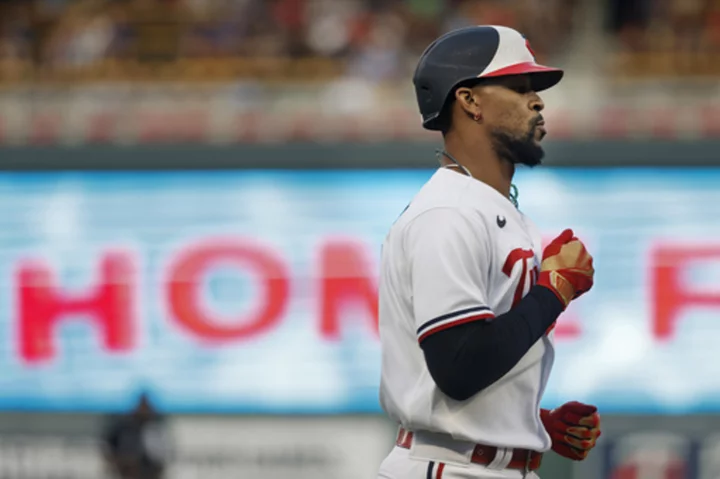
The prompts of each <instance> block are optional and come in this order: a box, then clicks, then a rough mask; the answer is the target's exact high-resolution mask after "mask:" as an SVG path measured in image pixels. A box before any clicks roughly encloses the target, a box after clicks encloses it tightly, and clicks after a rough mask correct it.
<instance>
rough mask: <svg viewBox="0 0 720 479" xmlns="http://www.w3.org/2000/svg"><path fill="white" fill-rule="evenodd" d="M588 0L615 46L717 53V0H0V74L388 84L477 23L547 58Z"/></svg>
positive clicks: (561, 47) (569, 34)
mask: <svg viewBox="0 0 720 479" xmlns="http://www.w3.org/2000/svg"><path fill="white" fill-rule="evenodd" d="M588 2H591V3H592V2H602V3H603V11H604V13H605V20H606V22H605V23H606V26H607V27H608V28H606V29H605V30H606V32H608V33H610V35H608V41H609V42H610V43H611V44H614V45H617V46H618V48H619V50H620V51H624V52H638V53H643V52H651V53H657V52H659V51H693V52H697V51H701V52H718V51H720V0H584V1H583V0H0V73H1V74H2V76H4V77H12V76H13V75H14V76H15V77H17V78H22V76H23V75H27V74H28V72H31V73H32V74H34V75H36V76H37V75H39V74H51V73H52V72H55V71H58V70H75V71H78V70H83V69H85V70H92V69H96V70H97V67H98V66H99V65H104V66H105V68H104V69H101V71H102V72H103V74H104V75H106V76H107V75H110V76H112V75H121V74H123V73H126V72H127V70H128V69H130V67H129V66H128V65H148V64H150V65H158V64H163V63H165V64H168V63H172V64H178V63H181V64H183V65H186V67H185V70H182V69H180V70H179V71H180V72H181V73H182V72H183V71H191V70H192V67H193V65H198V64H200V65H202V63H203V62H205V63H211V62H215V64H216V65H217V64H220V65H224V66H225V67H226V68H230V67H231V66H232V65H234V66H235V70H234V74H235V75H238V76H242V74H243V70H242V68H240V67H239V66H238V65H248V64H259V63H261V62H262V61H269V60H270V61H276V62H277V61H278V60H281V61H283V62H285V63H286V64H297V65H307V67H306V68H305V70H306V71H303V70H302V67H300V68H299V69H298V68H296V69H294V70H292V73H293V75H297V76H298V77H302V76H304V74H307V73H310V74H311V73H313V71H314V72H321V71H325V70H322V69H321V68H319V67H318V63H313V62H312V61H304V60H312V59H320V60H323V61H326V62H328V64H330V63H331V64H332V65H335V66H336V67H337V68H336V69H332V68H331V69H330V70H327V71H328V72H333V73H345V74H349V75H351V76H355V77H363V78H365V79H368V80H371V81H372V80H375V81H388V80H393V79H396V78H399V77H406V75H407V71H408V68H410V67H411V65H412V63H413V62H414V60H415V59H416V58H417V55H418V54H419V53H420V52H421V51H422V49H423V48H425V46H427V44H428V43H429V42H430V41H432V39H434V38H435V37H437V36H438V35H439V34H441V33H443V32H444V31H447V30H449V29H452V28H456V27H460V26H465V25H472V24H482V23H485V24H501V25H508V26H512V27H515V28H518V29H519V30H521V31H522V32H523V33H524V34H526V36H527V37H528V38H529V39H530V41H531V43H532V44H533V48H534V50H535V51H536V52H537V53H538V55H539V56H540V57H542V58H541V59H540V60H545V61H547V59H546V58H545V57H552V56H554V55H558V54H561V53H563V52H564V51H566V50H567V48H568V45H571V44H572V39H573V35H575V34H577V32H578V30H579V27H578V25H577V18H578V16H579V15H578V10H579V8H580V7H581V6H582V5H583V4H585V5H587V3H588ZM597 21H598V22H600V23H602V21H603V19H601V18H598V19H597ZM613 39H615V40H618V41H616V42H613V41H612V40H613ZM233 62H234V63H233ZM243 62H244V63H243ZM293 62H294V63H293ZM118 65H120V66H118ZM208 71H209V72H210V73H208V75H210V76H212V73H211V72H212V71H213V70H212V69H210V70H208ZM215 71H219V70H215ZM246 71H247V72H251V71H252V70H246ZM286 73H287V71H286ZM248 75H249V76H252V73H248Z"/></svg>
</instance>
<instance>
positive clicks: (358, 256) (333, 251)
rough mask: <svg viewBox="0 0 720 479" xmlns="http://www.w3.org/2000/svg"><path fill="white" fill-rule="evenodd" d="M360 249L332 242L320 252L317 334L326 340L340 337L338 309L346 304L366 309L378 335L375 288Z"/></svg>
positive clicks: (339, 313) (354, 245)
mask: <svg viewBox="0 0 720 479" xmlns="http://www.w3.org/2000/svg"><path fill="white" fill-rule="evenodd" d="M363 249H364V248H363V246H362V245H360V244H357V243H354V242H346V241H333V242H329V243H327V244H325V245H324V246H323V248H322V249H321V251H320V301H321V314H320V333H321V334H322V335H323V336H324V337H325V338H327V339H337V338H339V337H340V319H341V309H342V306H343V305H344V304H347V303H349V302H359V303H360V304H362V305H363V306H364V308H365V309H367V311H368V312H369V313H370V319H371V320H372V328H373V332H375V334H377V333H378V295H377V286H376V285H375V281H374V276H373V275H372V273H371V268H370V262H369V261H368V260H367V258H365V254H364V252H363Z"/></svg>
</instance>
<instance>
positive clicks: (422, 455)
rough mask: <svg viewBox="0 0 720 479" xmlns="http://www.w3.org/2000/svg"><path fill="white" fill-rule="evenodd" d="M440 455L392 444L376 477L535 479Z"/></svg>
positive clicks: (511, 471) (405, 478) (519, 473)
mask: <svg viewBox="0 0 720 479" xmlns="http://www.w3.org/2000/svg"><path fill="white" fill-rule="evenodd" d="M429 456H433V457H429ZM442 456H443V454H428V451H423V450H422V449H420V448H413V449H404V448H401V447H397V446H395V447H394V448H393V450H392V451H391V452H390V454H389V455H388V456H387V457H386V458H385V460H384V461H383V462H382V464H381V465H380V471H379V472H378V479H539V477H538V475H537V474H535V473H534V472H524V471H521V470H518V469H495V468H492V467H491V466H481V465H479V464H475V463H472V462H469V461H456V460H453V461H449V462H444V461H443V459H444V458H443V457H442Z"/></svg>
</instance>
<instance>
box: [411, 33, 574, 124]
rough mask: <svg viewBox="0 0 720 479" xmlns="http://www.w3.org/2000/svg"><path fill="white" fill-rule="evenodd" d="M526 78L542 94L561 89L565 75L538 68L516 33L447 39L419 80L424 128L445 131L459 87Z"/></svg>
mask: <svg viewBox="0 0 720 479" xmlns="http://www.w3.org/2000/svg"><path fill="white" fill-rule="evenodd" d="M522 74H529V75H530V80H531V84H532V88H533V90H535V91H541V90H545V89H547V88H550V87H551V86H553V85H555V84H556V83H558V82H559V81H560V79H562V76H563V71H562V70H560V69H557V68H549V67H546V66H542V65H538V64H537V63H535V53H534V52H533V51H532V48H530V43H529V42H528V41H527V40H526V39H525V37H524V36H522V34H520V32H518V31H516V30H513V29H512V28H508V27H498V26H491V25H483V26H474V27H467V28H461V29H458V30H454V31H452V32H449V33H446V34H445V35H443V36H441V37H440V38H438V39H437V40H435V41H434V42H433V43H432V44H430V46H429V47H427V49H426V50H425V52H424V53H423V54H422V56H421V57H420V61H419V62H418V65H417V68H416V70H415V75H414V77H413V83H414V85H415V94H416V95H417V101H418V106H419V107H420V113H421V114H422V121H423V127H425V128H426V129H428V130H440V129H441V128H442V119H441V118H440V117H441V113H442V112H443V109H444V108H445V105H446V104H447V103H448V101H449V97H450V94H451V93H452V92H453V90H454V89H455V88H456V87H457V86H458V85H459V84H461V83H463V82H465V81H468V80H475V79H479V78H493V77H501V76H507V75H522Z"/></svg>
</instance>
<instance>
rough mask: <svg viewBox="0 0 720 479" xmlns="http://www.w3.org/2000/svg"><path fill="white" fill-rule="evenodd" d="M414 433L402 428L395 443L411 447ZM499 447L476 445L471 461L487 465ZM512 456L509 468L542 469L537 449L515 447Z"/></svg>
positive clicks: (403, 446)
mask: <svg viewBox="0 0 720 479" xmlns="http://www.w3.org/2000/svg"><path fill="white" fill-rule="evenodd" d="M413 437H414V434H413V433H412V432H411V431H407V430H405V429H403V428H400V432H399V433H398V437H397V440H396V441H395V445H396V446H398V447H402V448H404V449H410V446H411V445H412V441H413ZM500 449H502V448H500ZM498 450H499V449H498V448H497V447H495V446H485V445H483V444H477V445H475V449H473V453H472V456H471V457H470V461H471V462H473V463H475V464H480V465H482V466H487V465H489V464H490V463H491V462H493V460H494V459H495V457H496V456H497V453H498ZM512 451H513V452H512V457H511V458H510V462H509V463H508V465H507V466H506V468H508V469H519V470H522V471H536V470H538V469H540V463H541V462H542V456H543V455H542V453H541V452H537V451H530V450H528V449H513V450H512Z"/></svg>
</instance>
